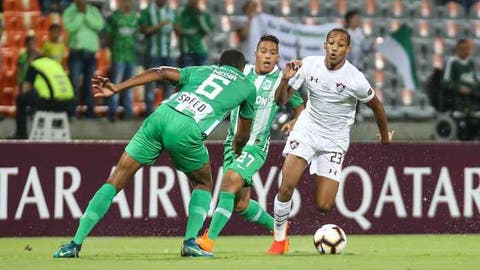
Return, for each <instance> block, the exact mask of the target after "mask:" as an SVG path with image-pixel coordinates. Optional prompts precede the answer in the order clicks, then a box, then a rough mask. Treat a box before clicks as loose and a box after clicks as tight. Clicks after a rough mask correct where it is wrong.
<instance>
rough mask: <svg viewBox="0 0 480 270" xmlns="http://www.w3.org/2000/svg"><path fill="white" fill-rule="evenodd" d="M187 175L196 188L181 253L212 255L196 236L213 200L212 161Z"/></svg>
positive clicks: (201, 255) (192, 255)
mask: <svg viewBox="0 0 480 270" xmlns="http://www.w3.org/2000/svg"><path fill="white" fill-rule="evenodd" d="M186 175H187V176H188V178H189V179H190V182H191V183H192V185H193V187H194V190H193V192H192V197H191V198H190V203H189V205H188V220H187V228H186V231H185V238H184V241H183V246H182V249H181V252H180V253H181V255H182V256H184V257H211V256H212V255H213V254H211V253H209V252H205V251H204V250H202V249H201V248H200V247H199V246H198V245H197V243H195V238H196V237H197V235H198V233H199V232H200V230H201V229H202V227H203V223H204V222H205V219H206V217H207V214H208V210H209V209H210V202H211V201H212V195H211V190H212V183H213V181H212V169H211V166H210V162H207V163H206V164H205V165H204V166H203V167H202V168H200V169H198V170H195V171H192V172H189V173H186Z"/></svg>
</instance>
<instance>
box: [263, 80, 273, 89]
mask: <svg viewBox="0 0 480 270" xmlns="http://www.w3.org/2000/svg"><path fill="white" fill-rule="evenodd" d="M262 88H263V89H270V88H272V81H270V80H265V81H263V83H262Z"/></svg>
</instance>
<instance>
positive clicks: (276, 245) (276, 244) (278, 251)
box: [267, 222, 290, 255]
mask: <svg viewBox="0 0 480 270" xmlns="http://www.w3.org/2000/svg"><path fill="white" fill-rule="evenodd" d="M288 229H290V222H287V227H286V229H285V234H287V233H288ZM289 245H290V243H289V241H288V239H287V238H286V235H285V239H284V240H283V241H275V240H273V243H272V246H271V247H270V249H269V250H268V251H267V254H268V255H282V254H285V253H287V252H288V248H289Z"/></svg>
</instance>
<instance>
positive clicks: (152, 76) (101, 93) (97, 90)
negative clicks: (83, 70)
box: [92, 67, 180, 97]
mask: <svg viewBox="0 0 480 270" xmlns="http://www.w3.org/2000/svg"><path fill="white" fill-rule="evenodd" d="M153 81H169V82H170V83H178V82H179V81H180V72H179V71H178V69H176V68H173V67H159V68H152V69H148V70H146V71H144V72H142V73H140V74H138V75H136V76H133V77H132V78H130V79H128V80H126V81H123V82H121V83H119V84H113V83H112V82H110V80H109V79H108V78H105V77H102V76H98V75H97V76H95V77H94V78H93V79H92V88H93V93H94V96H95V97H109V96H112V95H114V94H116V93H118V92H121V91H123V90H125V89H128V88H132V87H135V86H138V85H142V84H146V83H149V82H153Z"/></svg>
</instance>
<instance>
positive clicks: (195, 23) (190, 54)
mask: <svg viewBox="0 0 480 270" xmlns="http://www.w3.org/2000/svg"><path fill="white" fill-rule="evenodd" d="M213 28H214V24H213V21H212V17H211V16H210V14H209V13H207V12H206V11H202V10H201V9H200V5H199V0H188V2H187V4H186V5H184V6H183V7H182V8H180V9H179V12H178V14H177V16H176V17H175V31H176V32H177V34H178V35H179V36H180V43H179V47H180V61H179V62H180V63H179V64H180V66H181V67H186V66H200V65H204V64H205V63H206V62H207V57H208V47H207V44H206V41H205V37H206V36H207V35H208V34H209V33H210V32H211V31H212V30H213Z"/></svg>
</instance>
